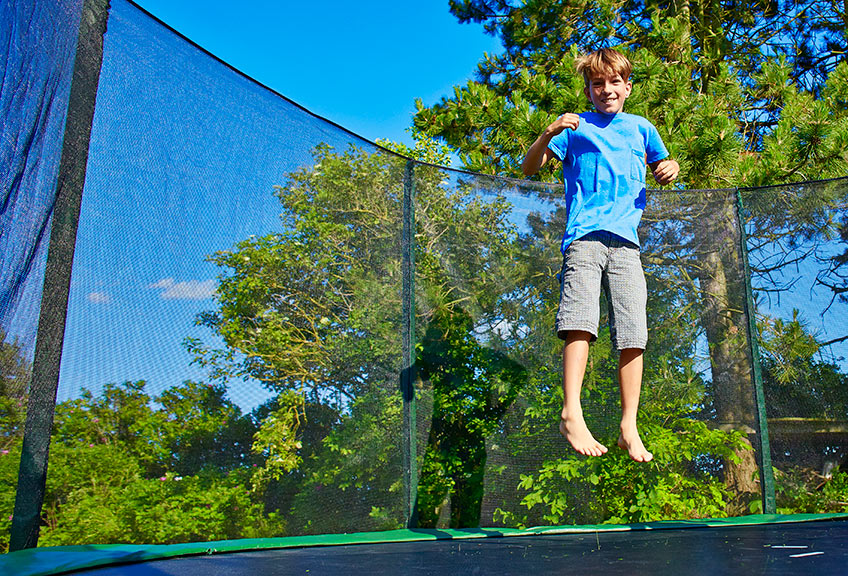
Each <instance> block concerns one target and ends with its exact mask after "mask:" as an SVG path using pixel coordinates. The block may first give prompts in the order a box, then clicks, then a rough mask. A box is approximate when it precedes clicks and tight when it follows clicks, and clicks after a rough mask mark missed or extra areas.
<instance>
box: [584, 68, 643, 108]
mask: <svg viewBox="0 0 848 576" xmlns="http://www.w3.org/2000/svg"><path fill="white" fill-rule="evenodd" d="M632 89H633V83H632V82H630V81H629V80H628V81H625V80H624V78H622V77H621V75H620V74H618V73H616V72H607V73H605V74H593V75H592V76H591V77H590V78H589V86H586V87H584V88H583V92H584V94H586V97H587V98H588V99H589V100H591V101H592V104H594V105H595V109H596V110H597V111H598V112H600V113H602V114H617V113H619V112H621V109H622V108H624V101H625V100H626V99H627V97H628V96H630V91H631V90H632Z"/></svg>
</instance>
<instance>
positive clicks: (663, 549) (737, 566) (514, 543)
mask: <svg viewBox="0 0 848 576" xmlns="http://www.w3.org/2000/svg"><path fill="white" fill-rule="evenodd" d="M74 574H84V575H89V576H116V575H119V574H120V575H125V576H141V575H151V576H152V575H156V576H166V575H174V576H177V575H181V576H227V575H233V576H236V575H238V576H243V575H244V576H246V575H268V576H273V575H284V574H285V575H291V574H294V575H297V574H301V575H308V576H325V575H339V574H362V575H366V576H386V575H391V574H398V575H401V574H402V575H405V576H410V575H416V574H434V575H435V574H467V575H475V574H481V575H482V574H515V575H521V576H531V575H532V576H539V575H547V574H557V575H563V574H604V575H624V574H627V575H633V574H672V575H677V574H681V575H683V574H746V575H747V574H769V575H772V574H786V575H790V574H791V575H793V576H797V575H801V574H815V575H820V574H822V575H823V574H848V521H844V520H826V521H816V522H800V523H786V524H761V525H753V526H723V527H703V528H684V529H661V530H632V531H622V532H609V531H600V532H583V533H568V534H557V535H531V536H507V537H500V538H481V539H464V540H437V541H418V542H398V543H379V544H357V545H339V546H313V547H304V548H288V549H275V550H256V551H245V552H233V553H226V554H216V555H207V556H190V557H181V558H170V559H163V560H155V561H151V562H145V563H141V564H126V565H122V566H110V567H105V568H97V569H89V570H83V571H78V572H74Z"/></svg>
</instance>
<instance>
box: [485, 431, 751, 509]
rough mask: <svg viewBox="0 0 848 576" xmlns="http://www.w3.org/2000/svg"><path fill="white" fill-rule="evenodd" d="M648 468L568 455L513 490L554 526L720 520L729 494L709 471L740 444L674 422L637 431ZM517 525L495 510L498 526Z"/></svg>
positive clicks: (610, 457) (615, 456)
mask: <svg viewBox="0 0 848 576" xmlns="http://www.w3.org/2000/svg"><path fill="white" fill-rule="evenodd" d="M641 430H642V434H643V436H645V437H646V438H648V439H649V441H650V447H651V451H652V452H653V454H654V460H653V461H652V462H650V463H649V464H643V463H637V462H633V461H632V460H630V458H629V457H628V455H627V453H626V452H625V451H623V450H618V449H613V450H611V451H610V452H609V453H608V454H606V455H605V456H604V457H602V458H582V457H578V456H577V455H571V456H567V457H564V458H561V459H559V460H553V461H548V462H545V463H544V464H543V465H542V467H541V468H540V469H539V471H538V472H537V473H534V474H526V475H523V476H522V478H521V482H520V484H519V486H518V488H519V490H521V491H522V494H524V497H523V499H522V502H521V503H522V504H523V505H524V506H526V507H527V508H528V509H530V510H532V509H533V508H534V507H536V506H539V507H541V508H542V509H543V511H544V514H543V516H542V517H543V519H544V520H545V521H546V522H550V523H552V524H571V523H586V522H587V521H590V522H595V523H598V522H603V523H633V522H647V521H652V520H667V519H670V518H677V519H684V518H708V517H722V516H725V515H726V505H727V503H728V502H729V500H730V499H731V497H732V494H731V493H730V492H729V491H728V489H727V488H726V487H725V486H724V484H723V483H722V482H721V480H720V478H719V477H718V476H716V475H715V474H714V473H713V471H712V470H710V469H709V466H710V465H711V464H712V463H713V462H714V461H716V460H718V459H720V458H727V459H734V458H736V454H735V452H736V451H738V450H743V449H744V448H745V446H746V445H745V444H744V443H743V442H742V435H741V434H740V433H738V432H722V431H719V430H710V429H708V428H707V426H706V424H705V423H704V422H700V421H696V420H692V419H689V418H679V419H676V420H674V421H672V422H667V421H666V422H662V423H659V422H655V421H653V422H652V421H650V420H649V421H648V422H645V421H643V423H642V424H641ZM498 517H499V519H500V520H501V521H505V522H507V523H513V522H516V521H518V522H519V523H521V516H520V515H519V514H517V513H515V512H510V511H504V510H500V511H499V513H498V514H497V515H496V519H498Z"/></svg>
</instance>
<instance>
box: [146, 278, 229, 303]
mask: <svg viewBox="0 0 848 576" xmlns="http://www.w3.org/2000/svg"><path fill="white" fill-rule="evenodd" d="M149 287H150V288H155V289H158V290H161V291H162V293H161V294H159V297H160V298H162V299H163V300H205V299H207V298H211V297H212V296H214V295H215V287H216V285H215V281H214V280H189V281H188V282H176V281H175V280H174V279H173V278H163V279H162V280H159V281H158V282H156V283H154V284H151V285H150V286H149Z"/></svg>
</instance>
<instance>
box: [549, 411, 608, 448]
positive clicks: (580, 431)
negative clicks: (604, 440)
mask: <svg viewBox="0 0 848 576" xmlns="http://www.w3.org/2000/svg"><path fill="white" fill-rule="evenodd" d="M559 433H560V434H562V435H563V436H564V437H565V439H566V440H568V442H569V443H570V444H571V447H572V448H574V449H575V450H577V452H579V453H580V454H583V455H585V456H603V455H604V454H606V453H607V447H606V446H604V445H603V444H601V443H600V442H598V441H597V440H595V437H594V436H592V433H591V432H589V428H588V427H587V426H586V423H585V422H584V421H583V419H582V418H581V419H579V420H576V419H565V418H562V419H560V421H559Z"/></svg>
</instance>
